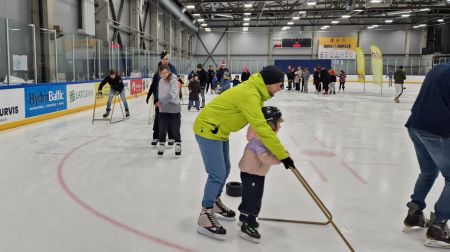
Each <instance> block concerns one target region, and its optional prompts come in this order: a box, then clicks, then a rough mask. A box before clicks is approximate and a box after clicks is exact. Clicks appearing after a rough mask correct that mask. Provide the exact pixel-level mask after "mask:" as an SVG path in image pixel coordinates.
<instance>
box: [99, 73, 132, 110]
mask: <svg viewBox="0 0 450 252" xmlns="http://www.w3.org/2000/svg"><path fill="white" fill-rule="evenodd" d="M107 83H108V84H109V86H110V87H111V88H110V89H109V96H108V102H107V103H106V113H105V114H104V115H103V117H108V116H109V112H110V111H111V102H112V99H113V96H114V95H115V94H120V99H121V100H122V102H123V106H124V107H125V115H126V117H129V116H130V110H129V108H128V102H127V99H126V97H125V90H124V88H125V86H124V85H123V81H122V77H121V76H120V75H118V74H117V72H116V70H112V69H111V70H109V76H107V77H106V78H105V79H103V81H102V82H101V83H100V86H98V94H99V95H103V94H102V89H103V86H105V85H106V84H107Z"/></svg>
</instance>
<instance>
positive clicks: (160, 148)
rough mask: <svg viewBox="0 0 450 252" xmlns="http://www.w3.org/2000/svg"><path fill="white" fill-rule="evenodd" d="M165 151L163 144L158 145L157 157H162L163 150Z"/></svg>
mask: <svg viewBox="0 0 450 252" xmlns="http://www.w3.org/2000/svg"><path fill="white" fill-rule="evenodd" d="M165 149H166V146H165V144H164V143H159V146H158V155H159V156H162V155H164V150H165Z"/></svg>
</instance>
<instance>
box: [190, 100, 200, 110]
mask: <svg viewBox="0 0 450 252" xmlns="http://www.w3.org/2000/svg"><path fill="white" fill-rule="evenodd" d="M192 106H194V107H195V108H196V109H197V110H200V101H198V100H197V101H193V100H189V104H188V109H189V110H190V109H191V108H192Z"/></svg>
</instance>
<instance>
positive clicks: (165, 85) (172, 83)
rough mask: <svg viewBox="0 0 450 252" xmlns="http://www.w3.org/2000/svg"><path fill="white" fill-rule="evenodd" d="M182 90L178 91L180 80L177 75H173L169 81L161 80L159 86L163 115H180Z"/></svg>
mask: <svg viewBox="0 0 450 252" xmlns="http://www.w3.org/2000/svg"><path fill="white" fill-rule="evenodd" d="M179 94H180V90H179V89H178V80H177V77H176V75H175V74H172V75H171V77H170V79H169V80H165V79H160V80H159V86H158V97H159V103H160V105H161V106H160V107H159V111H160V112H161V113H170V114H175V113H180V112H181V102H180V96H179Z"/></svg>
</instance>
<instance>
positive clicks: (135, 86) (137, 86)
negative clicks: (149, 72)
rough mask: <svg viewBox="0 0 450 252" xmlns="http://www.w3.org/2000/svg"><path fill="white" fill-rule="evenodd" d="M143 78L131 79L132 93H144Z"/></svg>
mask: <svg viewBox="0 0 450 252" xmlns="http://www.w3.org/2000/svg"><path fill="white" fill-rule="evenodd" d="M142 91H143V88H142V80H141V79H139V80H137V79H136V80H130V95H135V94H140V93H142Z"/></svg>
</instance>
